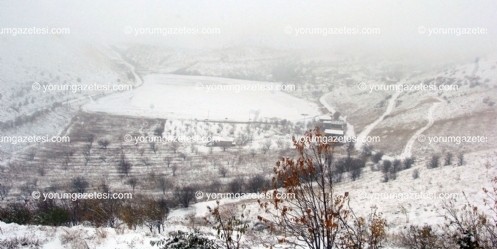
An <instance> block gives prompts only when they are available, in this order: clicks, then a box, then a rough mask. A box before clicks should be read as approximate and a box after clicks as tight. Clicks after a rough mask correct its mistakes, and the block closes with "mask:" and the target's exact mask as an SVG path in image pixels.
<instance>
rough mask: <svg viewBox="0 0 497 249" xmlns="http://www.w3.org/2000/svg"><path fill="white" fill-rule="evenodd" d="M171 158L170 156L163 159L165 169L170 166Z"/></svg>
mask: <svg viewBox="0 0 497 249" xmlns="http://www.w3.org/2000/svg"><path fill="white" fill-rule="evenodd" d="M172 160H173V158H172V157H170V156H167V157H164V161H165V162H166V165H167V167H169V166H171V162H172Z"/></svg>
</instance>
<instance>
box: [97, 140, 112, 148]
mask: <svg viewBox="0 0 497 249" xmlns="http://www.w3.org/2000/svg"><path fill="white" fill-rule="evenodd" d="M97 143H98V145H99V146H100V148H101V149H104V150H105V149H107V147H108V146H109V144H110V141H109V140H108V139H106V138H102V139H99V140H98V142H97Z"/></svg>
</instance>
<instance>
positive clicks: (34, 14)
mask: <svg viewBox="0 0 497 249" xmlns="http://www.w3.org/2000/svg"><path fill="white" fill-rule="evenodd" d="M496 16H497V1H493V0H489V1H469V0H468V1H460V0H458V1H455V0H446V1H431V0H423V1H397V0H382V1H288V0H285V1H283V0H281V1H267V0H263V1H260V0H257V1H252V0H251V1H191V0H187V1H183V0H182V1H121V0H119V1H118V0H116V1H100V0H99V1H22V0H21V1H2V2H0V25H1V27H18V26H19V27H31V26H36V27H39V26H41V27H43V26H54V27H69V28H71V36H72V37H78V38H81V39H86V40H90V41H99V42H102V41H104V42H110V43H112V42H136V41H139V42H154V43H160V44H164V45H168V46H173V47H174V46H179V47H196V48H197V47H198V48H201V47H224V46H233V45H252V46H271V47H275V48H335V49H341V50H345V51H347V50H348V51H351V52H352V51H355V52H361V51H376V52H382V53H396V52H398V51H402V52H406V51H410V52H412V53H414V54H419V53H438V54H453V53H461V54H464V53H468V54H478V53H480V54H482V53H486V52H494V51H496V50H495V46H496V45H495V44H497V43H496V41H497V39H496V32H495V31H496V28H497V21H496V20H497V19H496V18H495V17H496ZM343 26H346V27H377V28H380V29H381V34H380V35H354V36H351V35H345V36H344V35H334V36H319V35H307V36H305V35H304V36H295V35H293V34H288V33H285V28H288V27H291V28H292V29H293V28H298V27H327V28H329V27H332V28H333V27H343ZM420 26H423V27H427V28H430V27H442V28H448V27H460V28H465V27H470V28H474V27H483V28H485V29H486V30H487V34H485V35H467V36H455V35H439V36H436V37H428V36H426V35H420V34H419V33H418V28H419V27H420ZM126 27H133V28H135V27H216V28H220V30H221V32H222V33H221V34H220V35H193V36H185V35H179V36H167V37H163V36H160V35H155V36H138V37H135V36H133V35H126V34H124V32H123V30H124V29H125V28H126Z"/></svg>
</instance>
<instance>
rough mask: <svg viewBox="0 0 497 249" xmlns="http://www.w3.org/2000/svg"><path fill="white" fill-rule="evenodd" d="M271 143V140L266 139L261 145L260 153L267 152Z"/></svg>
mask: <svg viewBox="0 0 497 249" xmlns="http://www.w3.org/2000/svg"><path fill="white" fill-rule="evenodd" d="M272 144H273V143H272V142H271V140H266V141H265V142H264V143H263V144H262V147H261V151H262V153H264V154H267V153H268V152H269V150H270V149H271V145H272Z"/></svg>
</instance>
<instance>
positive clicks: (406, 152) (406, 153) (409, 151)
mask: <svg viewBox="0 0 497 249" xmlns="http://www.w3.org/2000/svg"><path fill="white" fill-rule="evenodd" d="M437 100H438V102H435V103H433V105H432V106H431V107H430V109H428V113H427V117H426V119H427V120H428V123H427V124H426V125H425V126H423V127H421V128H420V129H419V130H417V131H416V132H415V133H414V135H413V136H412V137H411V138H410V139H409V141H407V144H406V146H405V147H404V151H403V152H402V154H401V156H400V157H401V158H406V157H410V156H411V155H412V146H413V145H414V143H415V142H416V141H417V140H418V137H419V136H420V135H421V134H422V133H423V132H424V131H426V130H427V129H428V128H430V127H431V126H432V125H433V123H434V122H435V118H434V117H433V113H434V112H435V110H436V109H437V107H438V106H439V105H440V104H441V103H442V102H443V100H441V99H437Z"/></svg>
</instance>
